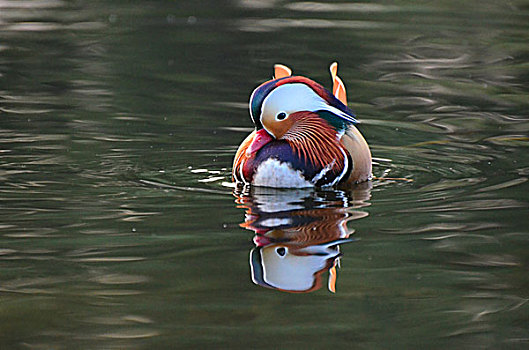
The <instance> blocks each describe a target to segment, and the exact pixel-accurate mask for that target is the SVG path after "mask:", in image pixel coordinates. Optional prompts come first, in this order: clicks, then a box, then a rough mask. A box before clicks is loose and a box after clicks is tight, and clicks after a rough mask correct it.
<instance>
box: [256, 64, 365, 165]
mask: <svg viewBox="0 0 529 350" xmlns="http://www.w3.org/2000/svg"><path fill="white" fill-rule="evenodd" d="M283 67H284V66H283ZM331 67H332V66H331ZM277 71H278V69H277V66H276V76H277V75H278V74H277ZM288 72H290V71H288ZM332 72H333V70H332V68H331V74H332ZM283 75H286V74H283ZM333 79H334V80H335V90H336V85H337V82H336V80H338V81H339V82H340V83H341V80H339V78H338V77H336V76H335V74H334V75H333ZM341 84H342V86H343V83H341ZM338 85H339V84H338ZM337 91H338V92H335V95H336V96H335V95H333V94H332V93H331V92H330V91H328V90H326V89H325V88H324V87H323V86H321V85H320V84H318V83H316V82H315V81H313V80H311V79H308V78H305V77H301V76H282V77H281V78H278V79H274V80H270V81H267V82H265V83H263V84H262V85H260V86H259V87H257V88H256V89H255V90H254V91H253V93H252V95H251V97H250V115H251V118H252V120H253V123H254V125H255V127H256V135H255V137H254V139H253V141H252V143H251V144H250V146H249V147H248V149H247V151H246V152H247V154H248V155H250V154H252V153H255V152H257V151H258V150H259V149H261V148H262V147H263V146H264V145H266V144H267V143H269V142H271V141H272V140H274V139H275V140H282V139H285V140H289V139H295V138H300V137H302V136H303V134H304V133H306V132H307V125H302V124H310V125H313V126H314V127H331V128H332V129H333V130H334V131H335V132H336V134H340V133H342V132H343V131H344V130H345V129H346V128H347V126H348V125H351V124H356V123H357V120H356V119H355V116H354V114H353V112H352V111H351V110H350V109H349V108H348V107H347V106H346V105H345V103H344V102H346V100H345V88H343V91H344V93H343V94H342V96H340V94H339V90H337ZM340 97H341V98H340ZM342 100H343V101H342ZM307 119H311V123H303V122H304V121H306V120H307ZM318 120H319V121H320V122H321V125H318V123H315V121H318Z"/></svg>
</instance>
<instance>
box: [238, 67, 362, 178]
mask: <svg viewBox="0 0 529 350" xmlns="http://www.w3.org/2000/svg"><path fill="white" fill-rule="evenodd" d="M330 71H331V77H332V80H333V93H331V92H330V91H328V90H327V89H325V88H324V87H323V86H322V85H320V84H318V83H316V82H315V81H313V80H311V79H308V78H306V77H302V76H292V71H291V70H290V68H288V67H286V66H284V65H280V64H276V65H275V66H274V78H273V79H272V80H269V81H267V82H265V83H263V84H261V85H260V86H258V87H257V88H256V89H255V90H254V91H253V93H252V95H251V97H250V116H251V118H252V121H253V123H254V125H255V130H254V131H253V132H252V133H251V134H250V135H248V137H246V139H245V140H244V141H243V142H242V143H241V145H240V146H239V149H238V150H237V153H236V154H235V158H234V162H233V180H234V181H235V182H237V183H243V184H251V185H254V186H265V187H276V188H300V187H328V186H341V187H346V186H348V185H352V184H356V183H360V182H364V181H367V180H370V179H371V176H372V175H371V168H372V165H371V152H370V150H369V146H368V145H367V142H366V141H365V139H364V137H363V136H362V134H361V133H360V132H359V131H358V129H357V128H356V127H355V124H357V123H358V121H357V120H356V119H355V115H354V114H353V112H352V111H351V110H350V109H349V108H348V107H347V98H346V90H345V85H344V84H343V82H342V80H341V79H340V78H339V77H338V75H337V71H338V64H337V63H336V62H334V63H333V64H331V66H330Z"/></svg>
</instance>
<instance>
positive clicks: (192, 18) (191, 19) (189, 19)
mask: <svg viewBox="0 0 529 350" xmlns="http://www.w3.org/2000/svg"><path fill="white" fill-rule="evenodd" d="M195 23H197V18H196V17H195V16H189V17H187V24H191V25H193V24H195Z"/></svg>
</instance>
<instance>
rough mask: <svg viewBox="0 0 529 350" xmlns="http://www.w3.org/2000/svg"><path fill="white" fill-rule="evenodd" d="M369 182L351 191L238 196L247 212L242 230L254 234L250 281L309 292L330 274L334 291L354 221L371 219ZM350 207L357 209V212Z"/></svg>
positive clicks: (258, 190) (265, 192)
mask: <svg viewBox="0 0 529 350" xmlns="http://www.w3.org/2000/svg"><path fill="white" fill-rule="evenodd" d="M370 189H371V188H370V184H364V185H363V186H361V187H358V188H356V189H355V190H354V191H352V192H343V191H335V190H327V191H318V190H314V189H300V190H278V189H266V188H253V189H251V190H250V191H249V192H244V191H242V192H238V191H236V192H235V196H236V197H237V200H236V202H237V203H238V204H240V207H241V208H244V209H246V215H245V222H244V223H242V224H241V225H240V226H241V227H244V228H246V229H248V230H252V231H254V232H255V237H254V239H253V241H254V243H255V246H256V247H255V248H253V249H252V250H251V252H250V267H251V274H252V281H253V282H254V283H255V284H258V285H260V286H263V287H267V288H272V289H277V290H281V291H287V292H298V293H306V292H311V291H314V290H318V289H320V288H321V286H322V284H323V282H322V279H324V276H325V273H326V272H327V271H328V273H329V278H328V289H329V290H330V291H331V292H333V293H334V292H335V291H336V279H337V268H339V266H340V256H341V252H340V244H345V243H349V242H352V241H353V239H352V238H351V237H350V236H351V235H352V234H353V232H354V230H351V229H349V228H348V227H347V223H348V222H349V221H351V220H355V219H359V218H362V217H365V216H367V215H368V213H367V212H364V211H360V210H356V208H361V207H364V206H367V205H368V204H367V203H366V202H365V201H366V200H368V199H369V197H370ZM352 208H355V210H353V209H352Z"/></svg>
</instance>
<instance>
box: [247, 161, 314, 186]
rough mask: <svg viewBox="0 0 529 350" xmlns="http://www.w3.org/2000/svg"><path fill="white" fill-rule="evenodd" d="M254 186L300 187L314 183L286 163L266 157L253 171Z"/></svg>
mask: <svg viewBox="0 0 529 350" xmlns="http://www.w3.org/2000/svg"><path fill="white" fill-rule="evenodd" d="M252 184H253V185H254V186H263V187H276V188H300V187H313V186H314V185H313V184H312V183H311V182H309V181H307V180H305V178H304V177H303V174H302V173H301V171H299V170H295V169H292V167H290V165H289V164H288V163H283V162H280V161H278V160H277V159H272V158H271V159H267V160H265V161H264V162H263V163H261V165H259V167H258V168H257V170H256V171H255V174H254V176H253V182H252Z"/></svg>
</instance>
